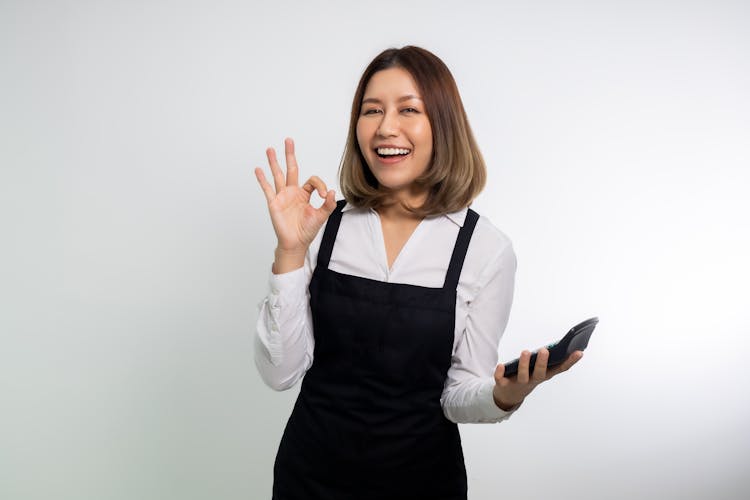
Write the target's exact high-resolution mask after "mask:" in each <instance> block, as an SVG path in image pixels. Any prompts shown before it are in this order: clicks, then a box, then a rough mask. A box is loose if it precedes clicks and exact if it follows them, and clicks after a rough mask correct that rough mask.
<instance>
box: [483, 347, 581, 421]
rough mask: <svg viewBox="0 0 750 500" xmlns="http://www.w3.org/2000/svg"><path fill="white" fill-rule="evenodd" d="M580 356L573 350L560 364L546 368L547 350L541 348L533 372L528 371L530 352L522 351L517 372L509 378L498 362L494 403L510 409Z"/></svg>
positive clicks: (501, 407)
mask: <svg viewBox="0 0 750 500" xmlns="http://www.w3.org/2000/svg"><path fill="white" fill-rule="evenodd" d="M582 357H583V352H582V351H575V352H573V353H572V354H571V355H570V356H568V359H566V360H565V361H563V362H562V363H561V364H559V365H557V366H555V367H553V368H547V361H548V360H549V351H548V350H547V349H545V348H541V349H539V351H537V356H536V363H535V364H534V371H533V373H529V364H530V362H531V352H529V351H523V352H522V353H521V357H520V360H519V362H518V373H517V374H516V375H513V376H512V377H510V378H506V377H504V376H503V373H504V372H505V365H504V364H502V363H500V364H499V365H497V368H495V389H494V390H493V391H492V394H493V396H494V398H495V404H496V405H497V406H498V407H499V408H500V409H502V410H506V411H507V410H510V409H511V408H513V407H514V406H516V405H519V404H521V403H522V402H523V400H524V399H525V398H526V396H528V395H529V394H530V393H531V391H533V390H534V388H536V386H538V385H539V384H541V383H542V382H545V381H547V380H549V379H551V378H552V377H554V376H555V375H557V374H558V373H562V372H564V371H566V370H568V369H569V368H570V367H571V366H573V365H574V364H576V363H577V362H578V361H579V360H580V359H581V358H582Z"/></svg>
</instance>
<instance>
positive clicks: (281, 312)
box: [255, 230, 323, 391]
mask: <svg viewBox="0 0 750 500" xmlns="http://www.w3.org/2000/svg"><path fill="white" fill-rule="evenodd" d="M322 232H323V231H322V230H321V231H320V232H319V234H318V237H317V238H316V239H315V241H313V244H311V245H310V249H309V250H308V252H307V255H306V257H305V264H304V266H303V267H301V268H299V269H296V270H294V271H291V272H288V273H283V274H273V273H270V276H269V279H268V287H269V292H268V295H266V297H265V298H264V299H263V300H262V301H261V303H260V304H259V305H258V321H257V323H256V335H255V365H256V367H257V368H258V372H259V373H260V376H261V378H262V379H263V381H264V382H265V383H266V385H268V386H269V387H271V388H272V389H275V390H277V391H283V390H286V389H289V388H291V387H293V386H294V384H296V383H297V382H298V381H299V380H300V379H301V378H302V376H303V375H304V374H305V372H307V370H308V369H309V368H310V365H312V360H313V349H314V347H315V337H314V336H313V328H312V315H311V312H310V296H309V292H308V290H307V287H308V284H309V283H310V278H311V276H312V272H313V269H314V264H313V263H314V262H315V261H316V259H317V251H318V247H319V246H320V238H321V234H322Z"/></svg>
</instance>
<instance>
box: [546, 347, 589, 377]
mask: <svg viewBox="0 0 750 500" xmlns="http://www.w3.org/2000/svg"><path fill="white" fill-rule="evenodd" d="M582 357H583V351H574V352H573V353H571V355H570V356H568V358H567V359H566V360H565V361H563V362H562V363H561V364H560V365H559V366H556V367H555V369H554V370H553V371H552V373H551V374H550V375H548V377H547V378H549V377H551V376H554V375H557V374H558V373H562V372H564V371H568V370H569V369H570V367H572V366H573V365H574V364H576V363H578V362H579V361H580V360H581V358H582Z"/></svg>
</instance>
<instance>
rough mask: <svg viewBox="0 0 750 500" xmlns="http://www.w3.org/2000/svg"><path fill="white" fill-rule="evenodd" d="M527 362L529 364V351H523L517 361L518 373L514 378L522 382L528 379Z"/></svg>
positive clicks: (524, 382)
mask: <svg viewBox="0 0 750 500" xmlns="http://www.w3.org/2000/svg"><path fill="white" fill-rule="evenodd" d="M529 364H531V353H530V352H529V351H523V352H522V353H521V356H520V359H519V361H518V373H517V374H516V380H518V382H520V383H522V384H526V383H528V381H529Z"/></svg>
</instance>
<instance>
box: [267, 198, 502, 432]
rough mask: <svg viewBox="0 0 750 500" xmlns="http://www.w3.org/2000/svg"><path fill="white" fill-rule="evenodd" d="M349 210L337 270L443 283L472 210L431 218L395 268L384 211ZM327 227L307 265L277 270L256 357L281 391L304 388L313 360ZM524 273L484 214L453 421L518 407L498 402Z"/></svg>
mask: <svg viewBox="0 0 750 500" xmlns="http://www.w3.org/2000/svg"><path fill="white" fill-rule="evenodd" d="M343 212H344V213H343V215H342V217H341V225H340V226H339V230H338V234H337V236H336V242H335V244H334V245H333V252H332V254H331V260H330V263H329V265H328V268H329V269H330V270H332V271H335V272H338V273H342V274H350V275H354V276H359V277H362V278H369V279H373V280H378V281H385V282H388V283H406V284H411V285H418V286H425V287H433V288H439V287H442V286H443V282H444V280H445V274H446V271H447V269H448V264H449V263H450V258H451V254H452V253H453V247H454V245H455V242H456V237H457V236H458V231H459V229H460V228H461V226H463V223H464V219H465V218H466V212H467V209H463V210H460V211H458V212H453V213H450V214H446V215H440V216H433V217H426V218H424V219H423V220H422V221H421V222H420V224H419V225H418V226H417V228H416V229H415V230H414V232H413V233H412V235H411V236H410V238H409V240H408V241H407V242H406V244H405V245H404V247H403V248H402V249H401V252H400V253H399V255H398V257H396V260H395V261H394V262H393V265H392V266H391V268H390V269H389V268H388V263H387V262H388V260H387V256H386V252H385V242H384V240H383V231H382V228H381V225H380V217H379V216H378V213H377V212H376V211H375V210H372V209H360V208H355V207H353V206H352V205H350V204H347V205H346V206H345V207H344V209H343ZM323 232H324V229H321V230H320V231H319V233H318V235H317V236H316V238H315V240H314V241H313V242H312V244H311V245H310V248H309V249H308V252H307V256H306V259H305V264H304V266H303V267H301V268H300V269H296V270H294V271H291V272H288V273H283V274H273V273H271V275H270V278H269V286H270V291H269V293H268V295H267V296H266V297H265V299H263V301H262V302H261V303H260V305H259V311H260V314H259V317H258V322H257V331H256V339H255V363H256V366H257V367H258V371H259V372H260V375H261V377H262V378H263V380H264V381H265V382H266V384H268V385H269V386H270V387H271V388H273V389H276V390H285V389H289V388H290V387H292V386H294V384H296V383H297V382H298V381H299V380H300V379H301V378H302V377H303V376H304V374H305V372H306V371H307V370H308V368H310V366H311V365H312V362H313V348H314V345H315V336H314V334H313V330H312V316H311V312H310V301H309V299H310V297H309V292H308V289H307V287H308V284H309V282H310V278H311V277H312V272H313V270H314V268H315V264H316V262H317V258H318V249H319V247H320V242H321V240H322V237H323ZM515 271H516V256H515V253H514V252H513V246H512V244H511V242H510V239H509V238H508V237H507V236H506V235H505V234H503V233H502V232H501V231H500V230H498V229H497V228H495V227H494V226H493V225H492V223H491V222H489V221H488V220H487V219H486V218H485V217H480V218H479V221H478V222H477V225H476V227H475V229H474V233H473V235H472V237H471V242H470V244H469V248H468V250H467V253H466V259H465V260H464V264H463V268H462V270H461V276H460V278H459V281H458V289H457V299H456V329H455V336H454V339H453V355H452V358H451V366H450V368H449V369H448V374H447V378H446V381H445V386H444V389H443V394H442V396H441V398H440V403H441V405H442V408H443V412H444V413H445V416H446V417H447V418H448V419H449V420H451V421H453V422H456V423H466V422H500V421H502V420H504V419H506V418H508V417H509V416H510V415H511V414H512V411H510V412H507V411H503V410H501V409H500V408H498V407H497V405H496V404H495V402H494V399H493V397H492V390H493V387H494V385H495V380H494V378H493V374H494V371H495V367H496V366H497V362H498V359H497V350H498V344H499V342H500V337H501V336H502V334H503V331H504V330H505V326H506V324H507V322H508V315H509V314H510V307H511V303H512V301H513V282H514V276H515Z"/></svg>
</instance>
